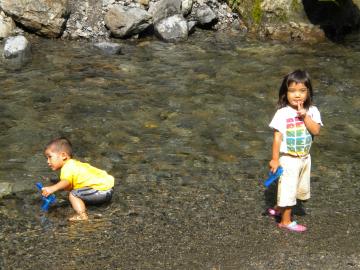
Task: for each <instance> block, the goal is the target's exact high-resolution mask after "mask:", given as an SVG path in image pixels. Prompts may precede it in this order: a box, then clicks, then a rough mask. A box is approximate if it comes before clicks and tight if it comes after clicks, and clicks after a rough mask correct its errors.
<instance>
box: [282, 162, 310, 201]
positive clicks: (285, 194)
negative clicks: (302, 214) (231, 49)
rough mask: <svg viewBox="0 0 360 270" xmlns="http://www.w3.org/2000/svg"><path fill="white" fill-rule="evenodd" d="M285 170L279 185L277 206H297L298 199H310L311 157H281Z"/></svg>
mask: <svg viewBox="0 0 360 270" xmlns="http://www.w3.org/2000/svg"><path fill="white" fill-rule="evenodd" d="M280 164H281V166H282V167H283V169H284V172H283V174H282V176H281V177H280V179H279V183H278V193H277V205H278V206H280V207H286V206H294V205H296V199H298V200H308V199H309V198H310V169H311V156H310V155H307V156H306V157H291V156H282V157H280Z"/></svg>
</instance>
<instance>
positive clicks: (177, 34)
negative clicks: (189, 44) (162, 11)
mask: <svg viewBox="0 0 360 270" xmlns="http://www.w3.org/2000/svg"><path fill="white" fill-rule="evenodd" d="M154 29H155V34H156V35H157V36H158V37H159V38H161V39H162V40H165V41H167V42H178V41H181V40H186V39H187V37H188V32H189V31H188V24H187V21H186V20H185V19H184V17H183V16H182V15H174V16H171V17H168V18H164V19H162V20H161V21H159V22H158V23H156V24H155V27H154Z"/></svg>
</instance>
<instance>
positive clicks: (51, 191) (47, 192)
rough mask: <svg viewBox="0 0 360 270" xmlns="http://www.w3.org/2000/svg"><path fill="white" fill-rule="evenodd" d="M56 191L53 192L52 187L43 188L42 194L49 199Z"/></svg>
mask: <svg viewBox="0 0 360 270" xmlns="http://www.w3.org/2000/svg"><path fill="white" fill-rule="evenodd" d="M54 192H55V190H53V189H52V188H51V187H43V188H42V190H41V194H42V195H43V196H45V197H48V196H49V195H51V194H52V193H54Z"/></svg>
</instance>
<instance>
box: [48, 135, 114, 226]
mask: <svg viewBox="0 0 360 270" xmlns="http://www.w3.org/2000/svg"><path fill="white" fill-rule="evenodd" d="M45 156H46V158H47V163H48V165H49V167H50V168H51V169H52V170H53V171H57V170H60V181H59V182H58V183H56V184H55V185H52V186H48V187H44V188H43V189H42V195H44V196H45V197H47V196H49V195H50V194H52V193H54V192H56V191H58V190H62V189H65V190H69V191H70V193H69V200H70V203H71V206H72V207H73V208H74V210H75V212H76V215H74V216H73V217H71V218H70V219H69V220H70V221H76V220H87V219H88V216H87V214H86V207H85V203H87V204H100V203H104V202H108V201H110V200H111V198H112V195H113V187H114V177H112V176H111V175H109V174H107V172H105V171H102V170H100V169H97V168H95V167H92V166H91V165H89V164H87V163H82V162H80V161H77V160H75V159H73V158H72V145H71V143H70V141H69V140H68V139H66V138H64V137H62V138H57V139H54V140H52V141H51V142H49V143H48V144H47V146H46V148H45Z"/></svg>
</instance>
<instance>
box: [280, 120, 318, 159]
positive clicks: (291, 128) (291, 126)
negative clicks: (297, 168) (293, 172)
mask: <svg viewBox="0 0 360 270" xmlns="http://www.w3.org/2000/svg"><path fill="white" fill-rule="evenodd" d="M311 142H312V136H311V134H310V133H309V131H308V130H307V128H306V126H305V124H304V121H303V120H302V119H301V118H299V117H293V118H287V119H286V146H287V152H288V153H289V154H291V155H297V156H298V155H299V156H303V155H307V154H308V153H309V151H310V147H311Z"/></svg>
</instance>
